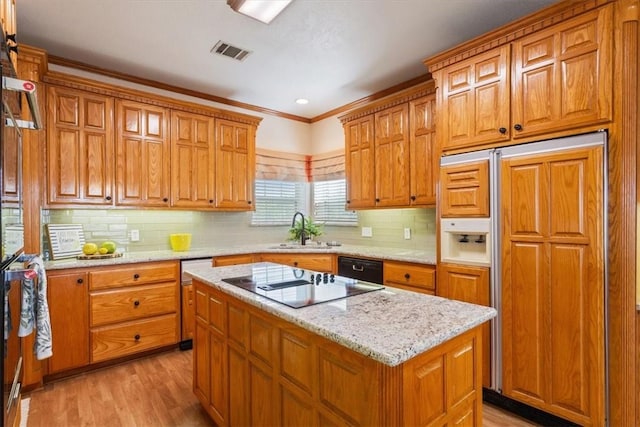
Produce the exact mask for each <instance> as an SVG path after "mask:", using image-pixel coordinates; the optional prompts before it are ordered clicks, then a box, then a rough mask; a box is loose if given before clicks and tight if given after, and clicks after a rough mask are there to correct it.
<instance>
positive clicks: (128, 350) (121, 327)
mask: <svg viewBox="0 0 640 427" xmlns="http://www.w3.org/2000/svg"><path fill="white" fill-rule="evenodd" d="M179 271H180V268H179V264H178V262H177V261H159V262H147V263H136V264H124V265H115V266H108V267H92V268H90V269H89V268H76V269H69V270H50V271H49V272H48V274H47V278H48V283H49V286H48V292H49V310H50V317H51V333H52V337H53V348H54V351H53V356H52V357H51V358H50V359H48V374H49V375H52V374H59V373H62V375H64V372H65V371H70V370H72V369H76V368H83V367H86V366H89V365H91V364H93V363H98V362H103V361H107V360H110V359H116V358H119V357H123V356H129V355H134V354H136V353H139V352H143V351H146V350H151V349H155V348H161V347H164V346H168V345H172V344H176V343H177V342H178V340H179V337H180V293H179V292H180V285H179V282H178V280H179Z"/></svg>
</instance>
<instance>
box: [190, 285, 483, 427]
mask: <svg viewBox="0 0 640 427" xmlns="http://www.w3.org/2000/svg"><path fill="white" fill-rule="evenodd" d="M194 286H195V305H196V332H195V342H194V368H195V371H194V381H193V387H194V392H195V394H196V395H197V396H198V398H199V400H200V402H201V403H202V405H203V407H204V408H205V409H206V410H207V412H208V414H209V415H210V416H211V418H212V419H213V420H214V421H215V422H216V424H217V425H219V426H235V425H252V426H267V425H278V426H300V425H304V426H320V425H332V426H342V425H362V426H365V425H367V426H373V425H385V426H400V425H424V426H444V425H470V426H477V425H480V424H481V422H482V421H481V420H482V414H481V411H482V406H481V405H482V395H481V392H482V387H481V383H480V382H481V377H480V371H481V370H480V363H481V358H480V357H481V356H480V351H481V346H482V343H481V330H480V328H479V327H477V328H474V329H472V330H470V331H468V332H466V333H464V334H462V335H460V336H458V337H456V338H453V339H452V340H451V341H448V342H445V343H443V344H441V345H440V346H438V347H435V348H433V349H431V350H429V351H427V352H425V353H423V354H420V355H418V356H416V357H414V358H412V359H410V360H408V361H407V362H405V363H403V364H401V365H399V366H395V367H391V366H387V365H384V364H381V363H379V362H376V361H375V360H373V359H370V358H367V357H365V356H363V355H361V354H359V353H356V352H354V351H352V350H350V349H348V348H346V347H344V346H341V345H339V344H336V343H334V342H332V341H329V340H327V339H325V338H323V337H320V336H319V335H316V334H313V333H311V332H309V331H307V330H305V329H302V328H300V327H298V326H296V325H294V324H292V323H289V322H287V321H285V320H282V319H280V318H277V317H275V316H272V315H270V314H267V313H265V312H263V311H261V310H259V309H258V308H255V307H253V306H251V305H248V304H246V303H243V302H241V301H240V300H237V299H235V298H233V297H231V296H229V295H227V294H225V293H223V292H221V291H219V290H216V289H214V288H212V287H210V286H208V285H206V284H204V283H201V282H199V281H197V280H194Z"/></svg>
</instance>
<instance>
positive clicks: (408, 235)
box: [404, 227, 411, 240]
mask: <svg viewBox="0 0 640 427" xmlns="http://www.w3.org/2000/svg"><path fill="white" fill-rule="evenodd" d="M404 238H405V240H411V229H410V228H409V227H405V229H404Z"/></svg>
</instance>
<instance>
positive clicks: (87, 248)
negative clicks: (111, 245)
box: [82, 243, 98, 255]
mask: <svg viewBox="0 0 640 427" xmlns="http://www.w3.org/2000/svg"><path fill="white" fill-rule="evenodd" d="M82 252H83V253H84V254H85V255H93V254H95V253H96V252H98V245H96V244H95V243H85V244H84V246H83V247H82Z"/></svg>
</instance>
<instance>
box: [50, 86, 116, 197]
mask: <svg viewBox="0 0 640 427" xmlns="http://www.w3.org/2000/svg"><path fill="white" fill-rule="evenodd" d="M47 99H48V103H47V123H48V127H47V129H48V130H47V155H48V160H47V165H48V178H49V179H48V185H49V191H48V193H49V197H48V203H49V204H52V205H58V204H74V205H77V204H88V205H111V204H112V203H113V202H112V192H113V181H114V177H113V169H114V161H113V159H114V156H113V149H114V145H113V99H112V98H109V97H104V96H100V95H95V94H92V93H88V92H86V93H85V92H82V91H77V90H72V89H66V88H58V87H55V86H49V87H48V88H47Z"/></svg>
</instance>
